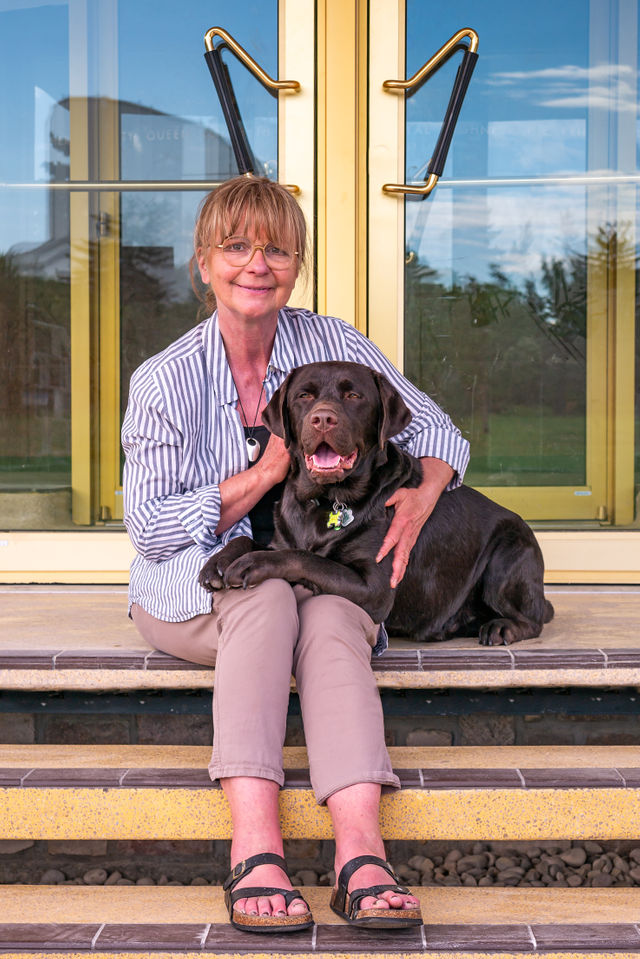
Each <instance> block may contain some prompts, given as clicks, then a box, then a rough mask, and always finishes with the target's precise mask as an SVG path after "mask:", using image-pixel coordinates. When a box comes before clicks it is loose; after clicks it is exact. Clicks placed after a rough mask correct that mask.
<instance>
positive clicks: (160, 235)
mask: <svg viewBox="0 0 640 959" xmlns="http://www.w3.org/2000/svg"><path fill="white" fill-rule="evenodd" d="M204 195H205V194H203V193H191V192H189V193H186V192H182V193H180V192H163V193H157V192H145V193H123V194H122V198H121V246H120V322H121V342H122V348H121V373H120V380H121V390H120V406H121V415H124V410H125V408H126V404H127V396H128V392H129V380H130V378H131V374H132V373H133V371H134V370H135V369H136V367H138V366H139V365H140V363H142V362H143V360H145V359H146V358H147V357H148V356H152V355H153V354H154V353H158V352H159V351H160V350H162V349H164V348H165V346H168V345H169V343H171V342H172V341H173V340H174V339H176V338H177V337H178V336H180V335H181V334H182V333H186V331H187V330H189V329H191V327H193V326H195V324H196V322H197V320H198V310H199V301H198V300H197V299H196V297H195V294H194V292H193V290H192V289H191V283H190V279H189V260H190V258H191V253H192V249H193V240H192V237H193V226H194V223H195V218H196V211H197V207H198V204H199V202H200V200H201V199H202V197H203V196H204Z"/></svg>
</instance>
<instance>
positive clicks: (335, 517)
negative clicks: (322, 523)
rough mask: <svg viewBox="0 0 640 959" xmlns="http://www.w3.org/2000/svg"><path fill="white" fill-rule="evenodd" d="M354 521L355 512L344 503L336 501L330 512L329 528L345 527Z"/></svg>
mask: <svg viewBox="0 0 640 959" xmlns="http://www.w3.org/2000/svg"><path fill="white" fill-rule="evenodd" d="M349 523H353V512H352V511H351V510H350V509H348V508H347V507H346V506H345V504H344V503H337V502H336V503H334V504H333V506H332V507H331V512H330V513H329V520H328V522H327V529H344V527H345V526H348V525H349Z"/></svg>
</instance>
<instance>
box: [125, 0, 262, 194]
mask: <svg viewBox="0 0 640 959" xmlns="http://www.w3.org/2000/svg"><path fill="white" fill-rule="evenodd" d="M214 26H221V27H224V29H225V30H227V31H228V32H229V33H230V34H231V35H232V36H233V37H234V38H235V39H236V40H237V41H238V43H240V45H241V46H242V47H244V49H245V50H246V51H247V52H248V53H249V54H250V55H251V56H252V57H253V58H254V60H256V61H257V62H258V63H259V64H260V66H261V67H262V68H263V69H264V70H265V71H266V72H267V73H268V74H269V75H270V76H272V77H277V76H278V46H277V37H278V4H277V0H268V2H256V0H253V2H247V3H243V4H236V5H232V4H229V5H225V7H224V8H223V9H222V10H218V11H217V12H216V10H215V9H213V8H212V6H211V3H210V2H208V0H190V2H189V3H187V4H183V5H182V6H181V7H180V15H179V16H176V10H175V8H173V7H172V6H171V5H170V4H169V5H165V6H164V8H163V6H162V5H156V6H155V7H154V8H153V12H152V15H151V16H149V8H148V6H147V5H146V4H143V3H141V2H127V3H121V4H120V7H119V22H118V37H119V98H120V123H121V128H120V136H121V165H122V168H121V175H122V177H123V179H130V180H190V179H192V180H197V179H205V180H220V179H227V178H228V177H230V176H235V175H236V174H237V172H238V167H237V164H236V162H235V158H234V156H233V153H232V150H231V147H230V141H229V134H228V131H227V128H226V126H225V122H224V116H223V113H222V109H221V107H220V104H219V102H218V98H217V96H216V92H215V88H214V86H213V82H212V81H211V79H210V77H209V72H208V68H207V65H206V63H205V60H204V51H205V48H204V34H205V33H206V31H207V30H208V29H209V28H210V27H214ZM141 37H143V38H144V42H142V43H141ZM223 57H224V61H225V63H226V64H227V66H228V69H229V74H230V77H231V83H232V86H233V89H234V92H235V95H236V100H237V103H238V108H239V111H240V115H241V117H242V120H243V123H244V127H245V130H246V133H247V136H248V138H249V143H250V145H251V148H252V150H253V152H254V155H255V157H256V161H257V162H258V170H256V171H255V172H260V173H264V174H265V175H267V176H270V177H272V178H274V179H275V178H277V170H278V163H277V158H278V142H277V138H278V131H277V127H278V122H277V121H278V101H277V98H275V97H273V96H272V95H271V94H270V93H269V92H268V91H267V90H265V88H264V87H263V86H262V84H261V83H259V81H258V80H257V79H256V78H255V77H254V76H253V75H252V74H251V73H250V72H249V71H248V70H247V68H246V67H245V66H244V65H243V64H242V63H240V62H239V61H238V60H237V58H236V57H235V56H234V55H233V54H231V53H230V51H225V52H224V54H223ZM178 65H179V67H178Z"/></svg>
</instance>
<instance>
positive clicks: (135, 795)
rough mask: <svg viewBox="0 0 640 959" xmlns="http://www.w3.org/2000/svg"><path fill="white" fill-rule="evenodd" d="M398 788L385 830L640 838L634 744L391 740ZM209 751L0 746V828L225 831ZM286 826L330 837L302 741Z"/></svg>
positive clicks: (69, 833) (289, 755) (133, 835)
mask: <svg viewBox="0 0 640 959" xmlns="http://www.w3.org/2000/svg"><path fill="white" fill-rule="evenodd" d="M390 754H391V759H392V762H393V765H394V768H395V769H396V771H397V773H398V775H399V777H400V780H401V783H402V786H403V788H402V789H401V790H399V791H394V792H390V793H388V794H386V795H384V796H383V797H382V803H381V815H380V821H381V827H382V832H383V835H384V837H385V838H386V839H411V840H428V839H443V840H477V841H497V840H509V841H517V840H553V839H566V838H567V837H569V838H571V839H576V840H578V839H600V840H605V839H630V838H636V837H637V833H638V822H640V747H636V746H604V747H596V746H594V747H584V746H581V747H570V746H555V747H548V746H539V747H538V746H530V747H519V746H513V747H509V746H498V747H475V746H474V747H448V748H446V747H420V748H408V747H398V748H393V749H391V750H390ZM208 758H209V750H208V749H207V748H202V747H180V746H174V747H167V746H148V747H140V746H2V747H0V838H3V839H90V838H95V837H100V838H103V839H228V838H230V835H231V822H230V817H229V811H228V806H227V803H226V800H225V798H224V795H223V792H222V790H221V789H220V788H219V786H218V785H217V784H216V785H214V784H212V783H211V782H210V780H209V777H208V774H207V770H206V764H207V762H208ZM284 762H285V768H286V781H285V785H284V788H283V789H282V790H281V793H280V807H281V819H282V830H283V835H284V836H285V837H286V838H288V839H304V838H311V839H330V838H331V837H332V830H331V823H330V819H329V814H328V811H327V809H326V807H324V806H318V805H317V803H316V802H315V799H314V797H313V793H312V791H311V788H310V784H309V771H308V762H307V756H306V751H305V750H304V749H303V748H287V749H285V750H284Z"/></svg>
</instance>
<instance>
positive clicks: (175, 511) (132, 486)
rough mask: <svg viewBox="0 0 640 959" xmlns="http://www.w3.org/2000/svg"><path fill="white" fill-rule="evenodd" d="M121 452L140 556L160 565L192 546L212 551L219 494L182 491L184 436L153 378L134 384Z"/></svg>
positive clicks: (127, 516)
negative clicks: (169, 413)
mask: <svg viewBox="0 0 640 959" xmlns="http://www.w3.org/2000/svg"><path fill="white" fill-rule="evenodd" d="M122 446H123V449H124V452H125V456H126V460H125V466H124V477H123V493H124V523H125V526H126V528H127V531H128V533H129V536H130V538H131V542H132V543H133V545H134V547H135V548H136V550H137V552H138V553H140V555H141V556H144V558H145V559H148V560H152V561H153V562H160V561H161V560H164V559H168V558H169V557H170V556H172V555H173V554H174V553H176V552H178V551H180V550H182V549H184V548H185V547H187V546H190V545H192V544H193V543H194V542H198V543H200V544H201V545H202V546H203V548H204V549H206V550H211V549H212V548H213V546H215V545H216V537H215V532H214V531H215V527H216V526H217V523H218V520H219V515H220V492H219V488H218V486H217V485H215V484H212V485H210V486H203V487H200V488H197V489H192V490H186V489H185V488H184V484H183V483H182V481H181V477H180V474H181V468H182V464H183V458H184V448H183V447H184V444H183V438H182V434H181V432H180V430H179V429H178V427H177V426H176V425H175V424H174V423H173V422H172V421H171V419H170V417H169V416H168V415H167V412H166V408H165V404H164V402H163V399H162V395H161V393H160V390H159V389H158V387H157V384H156V383H155V382H154V380H153V378H151V377H147V378H145V377H143V376H140V377H137V376H136V375H135V374H134V377H133V378H132V381H131V388H130V393H129V403H128V406H127V412H126V414H125V418H124V422H123V425H122Z"/></svg>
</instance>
